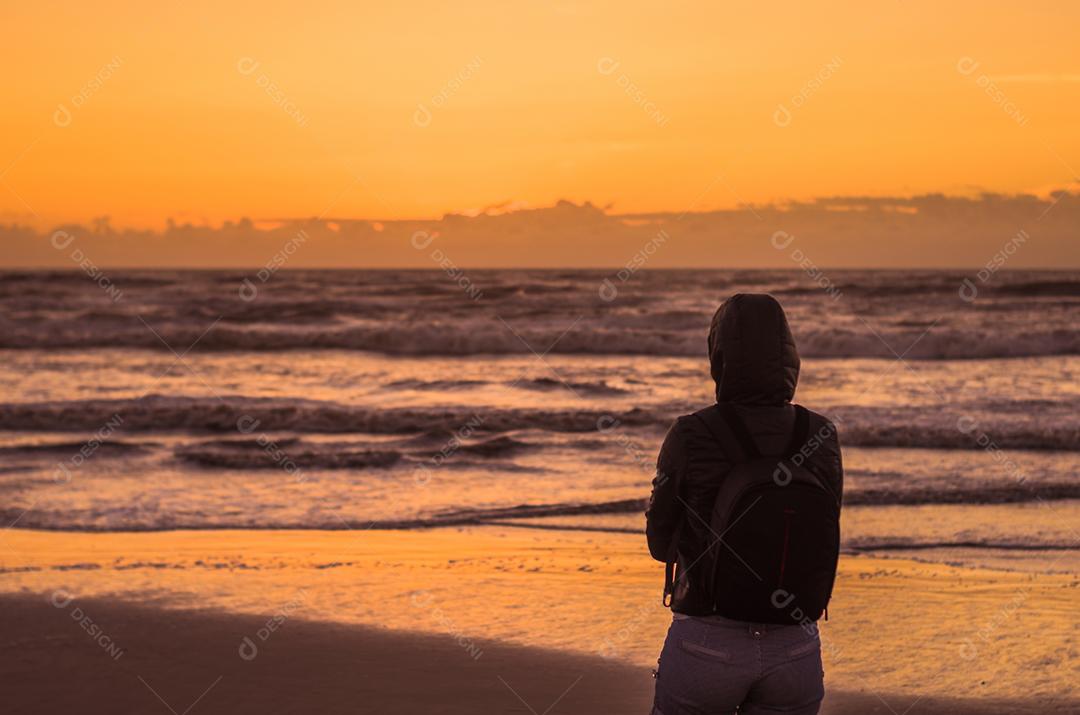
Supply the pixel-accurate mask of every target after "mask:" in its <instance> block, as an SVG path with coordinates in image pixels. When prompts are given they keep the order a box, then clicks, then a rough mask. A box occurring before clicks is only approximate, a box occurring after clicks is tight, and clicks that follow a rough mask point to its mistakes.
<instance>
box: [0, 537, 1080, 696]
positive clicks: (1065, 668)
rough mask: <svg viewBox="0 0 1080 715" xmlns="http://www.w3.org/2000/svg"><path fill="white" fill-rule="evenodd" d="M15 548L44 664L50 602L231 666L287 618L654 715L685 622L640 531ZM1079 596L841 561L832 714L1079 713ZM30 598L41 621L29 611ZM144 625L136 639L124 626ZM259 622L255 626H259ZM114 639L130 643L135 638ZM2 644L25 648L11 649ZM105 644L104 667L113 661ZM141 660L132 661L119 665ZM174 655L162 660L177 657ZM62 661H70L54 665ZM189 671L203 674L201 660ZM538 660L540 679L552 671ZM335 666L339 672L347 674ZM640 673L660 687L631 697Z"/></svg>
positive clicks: (1036, 584) (7, 554)
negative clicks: (499, 659)
mask: <svg viewBox="0 0 1080 715" xmlns="http://www.w3.org/2000/svg"><path fill="white" fill-rule="evenodd" d="M0 546H3V547H4V548H2V549H0V598H4V599H5V603H7V602H11V603H12V605H11V606H10V607H9V608H7V609H6V610H5V609H0V612H2V615H0V624H3V625H2V628H3V630H2V632H3V633H5V634H9V633H22V634H23V636H20V637H24V638H26V639H28V641H27V642H28V643H29V644H32V646H33V648H34V649H35V652H37V651H40V652H41V653H43V654H45V653H52V652H53V651H54V650H57V649H55V648H51V647H50V645H49V643H50V642H49V641H48V640H47V637H48V633H49V631H47V630H41V629H40V628H38V629H37V630H35V628H36V626H34V625H33V623H32V622H33V621H34V620H35V619H37V620H38V621H39V622H41V623H46V621H41V618H43V617H44V616H42V608H44V609H45V612H46V613H50V614H52V615H55V613H57V612H58V611H59V610H60V609H57V608H56V607H54V606H53V605H50V603H49V602H48V601H49V599H52V598H56V599H59V600H61V601H63V600H65V599H67V598H69V597H70V598H72V599H73V602H74V603H76V604H86V606H87V607H86V608H85V609H84V610H85V611H86V613H87V614H88V615H90V617H91V618H92V619H94V621H95V622H100V623H101V624H103V627H105V628H107V629H108V628H114V627H115V628H125V629H128V628H130V629H134V630H132V631H131V632H132V633H134V634H135V635H134V636H131V637H132V638H134V639H135V641H136V642H140V641H139V639H140V638H144V637H145V638H146V639H149V641H150V642H156V641H155V640H154V639H161V638H163V637H165V636H164V635H162V633H166V634H173V635H175V633H176V632H177V629H183V628H187V627H189V626H184V625H177V624H182V623H186V621H185V620H184V619H190V618H195V619H196V620H198V619H211V620H214V619H217V621H216V622H217V623H218V627H220V628H224V629H226V630H229V631H230V632H232V633H233V634H234V635H237V639H236V640H234V641H232V642H231V644H230V646H229V649H231V653H230V657H236V648H237V645H238V644H239V642H240V641H239V637H240V636H242V635H243V633H241V631H243V629H240V631H237V630H236V629H235V628H233V626H230V625H228V624H229V623H236V624H239V623H243V624H245V626H244V627H245V628H247V629H248V631H245V633H247V634H248V635H249V636H250V634H251V633H254V632H256V630H257V628H258V627H259V626H260V625H261V626H265V625H266V624H267V623H268V622H269V621H270V620H271V619H274V618H278V617H281V616H284V619H283V620H284V625H283V626H282V627H281V628H280V629H276V630H275V631H274V635H273V637H272V638H271V641H272V642H273V643H278V642H279V640H278V639H279V637H280V634H283V633H288V632H290V631H291V630H295V629H297V628H299V629H300V630H304V632H305V633H306V632H307V631H306V630H305V629H306V628H307V626H303V627H302V628H301V627H300V626H299V624H302V623H316V624H317V623H321V624H323V625H321V626H318V628H322V629H323V631H321V632H324V633H330V632H335V633H336V632H337V631H341V632H342V633H345V632H349V633H352V632H353V631H356V632H357V633H360V632H363V633H367V634H368V635H365V636H364V637H363V638H368V637H369V636H370V633H371V632H377V633H380V634H383V636H385V637H386V638H389V639H391V640H392V639H395V638H406V639H408V638H421V639H425V638H428V639H434V640H433V641H431V642H432V643H436V644H437V643H438V642H439V641H440V639H441V642H442V643H443V646H447V644H448V646H447V647H448V648H449V650H447V651H446V652H447V653H453V654H454V656H455V657H456V659H460V660H462V661H469V662H470V663H471V660H472V659H471V658H470V657H469V649H470V648H473V649H478V650H479V651H482V653H483V655H482V657H481V658H479V661H484V660H485V659H487V658H488V657H489V655H490V654H491V653H495V652H498V653H502V652H503V651H504V650H505V649H510V650H514V651H515V652H517V651H519V650H522V651H528V652H530V653H533V652H534V651H538V652H543V653H548V654H551V653H555V654H558V655H557V661H558V662H562V661H563V660H566V661H567V662H569V661H573V662H578V660H577V659H585V660H587V661H588V662H590V663H601V664H603V668H602V670H603V671H604V672H614V671H618V672H619V673H620V675H619V676H618V677H617V678H616V680H617V681H618V682H619V683H621V684H620V685H618V686H617V687H615V686H613V688H614V690H613V692H616V694H618V693H621V692H622V691H623V690H625V691H626V692H627V693H628V694H630V693H636V695H635V697H636V698H638V699H637V700H635V702H636V703H638V704H637V705H635V706H634V708H633V709H632V710H627V711H626V712H630V711H641V710H642V709H644V710H645V711H647V709H648V707H647V706H648V702H649V697H651V696H649V695H648V694H649V693H651V687H652V685H651V678H649V677H648V674H649V670H650V668H651V667H652V666H653V665H654V664H655V660H656V656H657V653H658V652H659V649H660V645H661V643H662V641H663V637H664V634H665V632H666V629H667V624H668V623H669V621H670V614H669V612H668V611H667V610H666V609H664V608H663V607H662V606H661V605H660V603H659V592H660V585H661V580H662V578H661V574H662V569H663V567H662V565H660V564H658V563H656V562H653V561H651V560H650V559H649V558H648V555H647V553H646V550H645V544H644V540H643V539H642V538H641V537H640V536H639V535H624V534H607V533H592V532H587V533H574V532H561V531H547V530H527V529H519V528H514V527H494V526H491V527H475V528H458V529H432V530H425V531H422V532H397V531H375V530H370V531H345V532H310V531H295V532H288V531H258V532H252V531H216V532H215V531H177V532H135V533H75V532H63V533H57V532H39V531H31V530H23V529H9V530H7V531H6V532H4V533H3V534H2V535H0ZM1078 593H1080V581H1078V579H1077V577H1076V575H1075V574H1040V573H1030V572H1014V571H999V570H991V569H986V568H973V567H958V566H949V565H946V564H941V563H926V562H920V561H914V560H907V559H899V558H888V559H885V558H877V557H872V556H847V555H845V556H842V557H841V561H840V568H839V572H838V577H837V590H836V592H835V594H834V600H833V603H832V604H831V606H830V615H831V620H830V621H829V622H826V623H822V624H821V626H822V641H823V655H824V662H825V671H826V686H827V689H828V691H829V692H830V693H837V694H840V693H844V695H843V697H842V698H840V697H839V696H838V698H837V699H835V701H836V704H835V705H830V706H829V707H836V708H841V707H842V708H847V707H848V705H845V704H844V703H855V702H859V703H861V705H860V706H859V708H856V709H850V710H849V709H838V710H826V711H825V712H838V713H839V712H852V713H855V712H875V711H874V710H873V709H868V708H870V706H871V705H874V704H875V703H876V704H877V705H879V706H881V707H882V709H881V710H880V712H881V713H883V715H887V714H888V713H889V710H888V709H885V706H884V705H882V704H881V702H880V700H878V699H877V696H878V694H881V695H883V696H884V697H885V698H886V702H887V703H889V706H890V707H893V708H896V711H897V712H902V711H903V710H904V708H906V707H908V706H909V705H911V703H912V702H913V701H915V699H916V698H919V703H920V704H919V706H918V708H917V709H913V710H912V712H913V713H920V712H927V713H929V712H994V711H992V710H987V709H986V707H988V706H987V705H986V703H994V702H996V703H1007V704H1008V707H1007V708H1005V709H1002V710H1000V712H1025V710H1024V709H1022V708H1021V705H1022V704H1023V703H1027V704H1028V705H1030V707H1031V709H1030V711H1031V712H1053V711H1054V710H1052V709H1048V708H1053V707H1056V706H1055V705H1054V703H1061V702H1065V703H1068V704H1069V706H1070V707H1072V708H1073V711H1074V712H1075V711H1078V710H1080V707H1077V703H1080V692H1078V690H1077V685H1076V683H1077V682H1080V678H1078V677H1077V675H1080V671H1078V665H1077V662H1076V659H1075V657H1071V656H1070V653H1075V652H1077V649H1078V638H1080V637H1078V635H1077V632H1076V628H1075V605H1076V603H1077V598H1078ZM4 594H7V595H4ZM12 594H14V595H12ZM20 599H22V600H21V601H20ZM16 601H19V602H20V603H24V604H25V608H26V609H29V610H25V615H20V614H23V613H24V610H21V609H24V606H22V605H18V604H16V603H15V602H16ZM90 604H94V610H93V611H91V610H90V607H89V606H90ZM97 609H100V612H99V611H98V610H97ZM129 613H130V614H131V616H130V617H131V619H133V620H132V623H131V624H130V626H129V625H125V621H124V619H125V618H126V617H127V614H129ZM137 614H143V615H137ZM146 614H151V615H146ZM183 614H188V615H183ZM178 619H179V620H178ZM24 621H26V622H25V623H24ZM201 622H202V621H200V623H201ZM64 623H65V626H66V627H67V628H68V629H69V630H68V631H67V632H66V635H64V638H65V639H66V640H65V641H64V642H65V643H66V642H68V641H70V640H71V638H70V636H71V635H72V634H74V635H76V636H80V637H82V638H84V639H85V640H88V641H89V640H90V639H89V638H88V637H87V636H86V633H84V632H82V631H80V629H79V627H78V625H77V624H75V623H73V622H72V621H71V619H68V620H67V621H65V622H64ZM112 624H117V625H112ZM252 624H258V625H256V627H255V629H251V628H250V626H251V625H252ZM226 626H228V627H227V628H226ZM190 627H191V628H202V626H196V625H191V626H190ZM315 627H316V626H312V628H315ZM208 628H209V627H208ZM161 629H164V631H161ZM230 629H231V630H230ZM373 629H374V630H373ZM212 630H213V629H209V631H212ZM159 631H161V632H159ZM209 631H208V632H209ZM125 632H126V631H125ZM418 632H422V633H426V634H428V635H419V634H418ZM109 633H110V635H115V636H116V637H115V639H114V640H115V641H116V642H117V643H122V642H123V641H122V639H121V637H120V635H121V632H120V631H117V633H116V634H113V633H112V631H109ZM173 635H169V636H168V637H169V638H171V637H173ZM5 637H6V638H10V639H15V641H16V642H18V638H15V636H14V635H5ZM251 637H253V636H251ZM370 637H375V636H370ZM379 637H380V638H381V637H382V636H379ZM356 638H358V639H360V640H357V641H355V642H354V641H349V645H348V647H346V646H345V645H340V644H339V645H340V648H339V653H338V654H337V655H336V656H334V658H340V659H341V660H342V661H345V662H349V661H355V660H356V657H357V656H356V654H355V653H353V652H352V650H350V649H355V648H361V649H362V643H361V641H363V638H361V637H360V636H356ZM43 639H44V640H43ZM282 642H289V641H288V639H286V640H285V641H282ZM425 642H427V641H425ZM380 643H381V641H380ZM404 643H405V641H400V642H399V641H394V642H393V643H389V644H384V645H385V647H386V648H389V649H390V651H392V652H393V653H397V654H399V655H400V657H401V662H402V663H404V664H406V665H409V667H412V665H413V664H414V663H415V664H416V667H419V668H421V669H423V672H425V673H427V672H429V671H431V672H432V673H433V674H432V676H431V677H435V678H437V677H438V668H439V667H441V666H439V665H438V664H436V663H432V662H428V660H429V659H430V657H432V656H430V655H429V654H428V652H427V650H425V648H420V649H418V650H416V652H414V651H411V650H408V649H407V648H405V645H403V644H404ZM9 645H10V644H9ZM91 645H92V646H93V647H94V651H93V654H94V655H95V657H104V658H105V659H106V660H108V658H107V657H105V656H103V655H102V653H101V652H100V649H99V648H98V647H97V646H96V645H94V644H93V643H92V642H91ZM142 647H143V646H140V648H142ZM290 647H292V646H290ZM296 647H300V646H299V644H297V645H296ZM335 647H339V646H335ZM380 647H384V646H380ZM439 647H442V646H432V648H434V649H435V650H438V648H439ZM403 648H404V649H405V650H402V649H403ZM8 650H9V651H10V650H11V649H8ZM16 650H18V649H16ZM134 652H135V651H134V650H132V647H131V646H128V651H127V652H126V653H125V655H123V656H122V658H121V659H122V660H123V659H128V658H129V655H130V654H132V653H134ZM432 652H434V651H432ZM439 652H443V651H439ZM167 655H168V654H167V653H166V654H159V657H160V658H163V659H165V660H163V661H162V662H166V661H167V660H168V658H166V656H167ZM519 655H520V654H519ZM54 656H55V657H56V658H57V659H63V658H66V657H67V656H66V655H65V654H64V653H62V652H59V651H57V652H56V653H55V654H54ZM603 656H606V657H603ZM19 657H21V656H20V655H19V654H18V653H14V654H12V653H9V655H8V656H6V660H5V661H4V663H5V666H4V668H5V673H8V672H12V673H14V672H21V671H11V668H12V667H14V666H15V665H17V664H18V662H19V661H18V658H19ZM169 657H172V656H171V655H169ZM178 657H180V658H181V660H184V659H185V658H190V659H192V660H195V661H198V660H199V658H200V655H199V654H198V653H197V652H191V653H189V654H188V655H184V654H183V653H180V655H179V656H178ZM260 657H261V656H260ZM304 657H313V656H309V655H305V656H304ZM395 657H397V656H395ZM508 657H509V656H508ZM521 657H522V658H524V660H520V661H517V660H515V661H514V663H518V664H519V665H520V666H521V671H520V672H522V673H523V674H525V675H526V676H528V677H531V675H530V674H531V673H533V671H536V672H540V671H539V670H538V669H537V668H538V666H536V667H534V666H532V665H529V663H533V661H534V660H535V658H534V657H533V655H529V656H528V657H527V658H526V657H525V656H521ZM536 657H537V658H538V657H540V656H536ZM545 657H546V656H545ZM553 657H554V656H553ZM11 659H15V660H14V663H13V662H12V660H11ZM448 660H449V661H453V660H454V658H450V659H448ZM494 660H495V659H494V658H492V659H491V661H492V662H493V661H494ZM541 660H542V661H543V662H544V663H546V664H547V665H545V666H544V667H548V666H550V667H552V668H555V665H557V662H556V661H551V660H543V659H541ZM537 662H539V661H537ZM331 665H332V663H331V664H329V665H327V666H326V667H327V668H330V669H331V670H332V668H331V667H330V666H331ZM375 665H376V666H378V667H381V665H380V664H379V663H376V664H375ZM72 667H74V666H72ZM598 667H599V665H598ZM465 673H468V671H465ZM641 674H644V680H645V681H647V682H646V683H645V685H643V686H642V685H634V683H636V682H638V680H637V679H638V677H639V675H641ZM317 675H318V673H313V674H312V676H311V677H316V676H317ZM35 677H36V676H35ZM178 677H179V676H178ZM185 677H187V676H185ZM266 677H268V678H270V679H271V681H273V679H274V678H275V677H277V676H274V675H273V674H267V676H266ZM281 677H283V678H285V677H288V674H287V673H283V674H282V675H281ZM387 677H389V676H387ZM612 677H615V676H612ZM454 678H466V676H465V675H464V674H462V673H457V674H456V675H454ZM9 680H10V679H9ZM11 682H20V681H18V680H14V681H11ZM185 682H186V681H185ZM463 682H464V681H463ZM545 682H546V681H545ZM496 684H498V683H497V681H496ZM474 685H475V683H474ZM462 687H464V686H462ZM476 687H479V686H478V685H477V686H476ZM538 687H540V686H538ZM564 687H565V686H564ZM635 688H636V690H635ZM484 692H486V691H484ZM643 692H644V693H646V696H645V699H644V700H643V701H642V700H641V697H642V695H641V694H642V693H643ZM557 694H558V693H554V694H552V695H551V696H550V697H549V699H548V700H547V702H545V703H543V705H542V706H540V707H539V708H538V709H537V712H542V711H543V709H544V708H546V707H547V706H548V704H550V702H551V701H552V700H553V699H554V697H555V695H557ZM889 694H893V695H889ZM893 696H895V698H896V700H895V702H894V701H893V699H891V698H893ZM191 697H192V698H193V697H194V695H192V696H191ZM342 697H343V698H344V697H345V696H342ZM470 697H471V696H470ZM476 697H479V695H477V696H476ZM568 697H569V696H568ZM904 698H906V700H905V699H904ZM950 699H952V700H950ZM946 701H948V702H953V705H950V706H949V707H950V708H951V707H954V706H955V708H959V709H938V710H924V709H923V708H924V704H925V703H946ZM189 702H190V699H189ZM342 702H344V700H343V701H342ZM485 702H486V701H485ZM642 702H644V705H642V704H641V703H642ZM830 702H832V701H830ZM972 703H978V707H975V706H972V705H971V704H972ZM186 705H187V703H184V707H186ZM519 705H520V703H519ZM331 706H333V703H330V704H329V705H328V706H327V707H331ZM511 706H513V703H510V704H509V705H507V704H494V703H493V704H492V705H491V707H492V708H496V709H495V710H493V711H494V712H502V711H503V710H499V709H498V708H508V709H506V710H505V711H506V712H515V711H514V710H512V709H509V708H510V707H511ZM385 707H388V708H390V707H392V705H389V704H388V705H386V706H385ZM485 707H486V706H485ZM583 707H584V706H583ZM851 707H852V708H854V706H851ZM935 707H937V706H935ZM942 707H945V706H944V705H942ZM971 707H975V709H971ZM995 707H996V706H995ZM1003 707H1004V706H1003ZM1024 707H1027V706H1024ZM1018 708H1020V709H1018ZM480 710H481V711H487V710H484V709H483V708H480ZM384 711H385V712H396V711H395V710H393V709H389V710H384ZM432 711H433V712H440V710H438V709H437V708H436V709H434V710H432ZM476 711H477V708H474V709H473V710H472V712H476ZM43 712H44V711H43ZM403 712H404V711H403ZM445 712H455V711H453V710H446V711H445ZM517 712H528V711H527V710H525V709H521V710H519V711H517ZM557 712H561V710H554V711H552V715H554V714H555V713H557ZM567 712H570V711H567ZM574 712H589V710H587V709H584V710H576V711H574ZM598 712H622V711H619V710H611V709H608V708H602V709H601V710H599V711H598Z"/></svg>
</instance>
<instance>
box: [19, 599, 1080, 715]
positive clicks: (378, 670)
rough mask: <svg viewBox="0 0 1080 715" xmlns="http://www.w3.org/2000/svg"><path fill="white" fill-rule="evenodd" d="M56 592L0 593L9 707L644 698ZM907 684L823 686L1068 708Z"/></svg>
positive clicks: (355, 706) (427, 644)
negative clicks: (940, 692)
mask: <svg viewBox="0 0 1080 715" xmlns="http://www.w3.org/2000/svg"><path fill="white" fill-rule="evenodd" d="M54 600H55V599H53V597H52V596H49V597H41V596H5V597H2V598H0V613H2V616H0V622H2V624H3V626H2V631H3V634H4V648H3V650H2V655H0V676H2V677H3V681H4V683H5V688H4V690H5V693H4V704H5V709H6V710H7V711H9V712H18V713H70V712H141V713H155V712H160V713H168V712H170V711H172V712H174V713H192V715H200V714H205V715H210V714H211V713H293V712H295V713H310V712H318V713H357V712H372V713H376V712H377V713H402V714H404V713H445V714H447V715H451V714H456V713H462V714H463V715H464V714H465V713H469V714H470V715H472V714H475V713H534V714H537V715H539V714H540V713H549V715H559V714H562V715H576V714H581V715H584V714H586V713H591V714H601V713H604V714H606V713H642V714H643V715H644V713H647V712H648V709H649V705H650V702H651V697H652V678H651V677H650V674H649V671H648V669H647V668H641V667H635V666H631V665H627V664H624V663H619V662H617V661H611V660H606V659H603V658H596V657H587V656H580V655H572V654H568V653H562V652H558V651H551V650H542V649H534V648H525V647H517V646H511V645H506V644H501V643H495V642H486V641H478V642H472V643H470V645H472V646H474V647H473V649H472V650H468V649H466V648H463V647H462V646H461V644H459V643H458V642H457V641H456V640H455V639H453V638H447V637H445V636H439V635H430V634H428V635H425V634H420V633H413V632H398V631H387V630H379V629H373V628H367V627H362V626H343V625H340V624H330V623H318V622H309V621H302V620H287V621H285V622H283V623H281V624H280V626H279V627H278V628H276V629H275V630H272V631H270V632H269V635H268V637H266V638H265V640H263V639H262V638H260V636H259V633H260V629H263V628H266V626H267V619H266V618H262V617H258V616H247V615H237V614H226V613H214V612H205V611H202V612H200V611H175V610H161V609H155V608H148V607H144V606H140V605H138V604H131V603H122V602H118V601H108V600H101V599H89V600H85V601H72V602H69V603H68V604H66V605H65V606H64V607H57V606H56V605H55V602H54ZM75 609H79V610H78V611H76V610H75ZM73 613H75V614H76V615H78V616H79V618H80V619H85V618H89V619H90V622H91V626H90V627H86V626H85V623H86V622H85V621H83V625H80V622H79V619H76V618H75V617H73V616H72V614H73ZM92 626H97V627H98V628H100V633H97V635H96V637H95V635H93V634H92V632H91V631H92ZM94 633H96V632H94ZM245 638H247V639H249V640H250V642H254V643H255V644H256V646H255V649H252V648H251V647H250V645H248V641H245ZM916 697H917V696H912V695H908V696H903V695H895V694H893V695H885V696H883V699H879V698H878V697H876V696H873V695H867V694H854V693H843V692H831V693H830V694H829V696H828V697H827V699H826V703H825V707H824V708H823V711H822V712H824V713H832V714H836V715H839V714H845V715H846V714H848V713H851V714H855V713H881V714H882V715H884V714H886V713H890V712H891V713H901V712H907V713H911V714H912V715H917V714H922V715H929V714H931V713H1027V712H1031V713H1035V712H1076V710H1069V709H1067V705H1066V704H1065V703H1060V704H1059V706H1058V707H1057V708H1056V709H1055V708H1053V707H1052V706H1036V705H1034V704H1031V703H1028V704H1025V703H1022V702H1008V701H1000V700H999V701H992V700H982V701H962V700H948V699H941V698H922V699H918V700H916Z"/></svg>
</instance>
